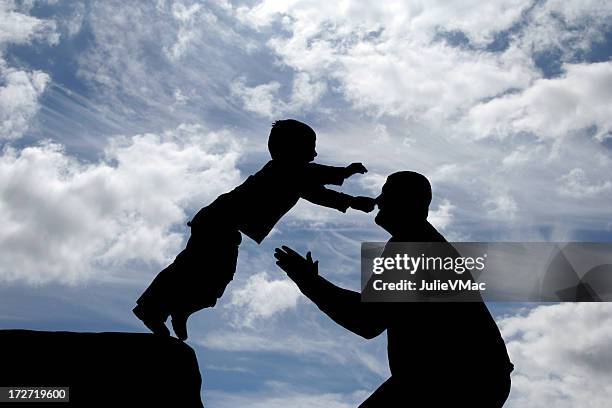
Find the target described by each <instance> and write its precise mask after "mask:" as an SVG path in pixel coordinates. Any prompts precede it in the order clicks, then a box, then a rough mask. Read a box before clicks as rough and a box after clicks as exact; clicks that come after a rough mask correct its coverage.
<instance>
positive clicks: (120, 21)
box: [0, 0, 612, 407]
mask: <svg viewBox="0 0 612 408" xmlns="http://www.w3.org/2000/svg"><path fill="white" fill-rule="evenodd" d="M125 3H126V2H113V1H104V2H102V1H100V2H95V1H94V2H80V1H71V2H62V1H0V28H1V29H0V32H1V33H0V145H1V147H2V152H1V156H0V222H1V224H2V225H3V228H2V230H1V231H0V327H3V328H17V327H19V328H34V329H41V330H42V329H44V330H82V331H85V330H86V331H144V330H143V328H142V327H141V326H140V324H139V323H138V321H136V320H135V319H134V318H132V316H131V312H130V310H131V308H132V307H133V304H134V300H135V299H136V298H137V297H138V295H139V293H140V292H141V291H142V289H143V288H144V287H145V286H146V285H147V284H148V283H149V282H150V280H151V279H152V277H153V276H154V275H155V274H156V273H157V272H158V271H159V270H160V269H161V268H162V267H163V266H164V265H165V264H166V263H167V262H169V261H171V260H172V258H173V257H174V256H175V255H176V254H177V253H178V252H179V251H180V249H181V248H182V246H183V245H184V243H185V240H186V238H187V236H186V233H187V232H188V231H187V229H186V228H185V222H186V221H187V220H188V219H189V218H190V217H191V216H192V215H193V214H194V212H195V211H197V209H198V208H200V207H201V206H203V205H205V204H207V203H209V202H210V201H211V200H212V199H214V198H215V197H216V196H217V195H218V194H220V193H223V192H225V191H228V190H230V189H231V188H233V187H234V186H236V185H238V184H239V183H240V182H241V181H242V180H244V179H245V178H246V177H247V176H248V175H249V174H252V173H253V172H254V171H256V170H257V169H258V168H259V167H260V166H262V165H263V164H264V163H265V162H266V161H267V160H268V154H267V151H266V139H267V134H268V132H269V127H270V124H271V123H272V121H274V120H275V119H279V118H286V117H294V118H297V119H300V120H303V121H305V122H307V123H309V124H311V126H312V127H313V128H314V129H315V130H316V131H317V133H318V142H317V143H318V145H317V150H318V152H319V157H318V158H317V160H318V161H320V162H321V163H328V164H335V165H345V164H348V163H351V162H354V161H361V162H363V163H364V164H365V165H366V166H367V167H368V168H369V170H370V171H369V173H368V174H367V175H364V176H356V177H354V179H351V180H349V181H348V182H347V183H345V185H344V186H343V187H342V189H343V191H346V192H349V193H352V194H364V195H374V194H377V192H378V191H379V189H380V186H381V185H382V183H383V182H384V179H385V177H386V175H388V174H390V173H392V172H394V171H398V170H404V169H409V170H416V171H419V172H422V173H423V174H425V175H427V176H428V177H429V178H430V179H431V181H432V184H433V188H434V200H433V203H432V207H431V212H430V219H431V221H432V223H434V224H435V225H436V226H437V227H438V228H439V229H440V231H441V232H442V233H443V234H444V235H445V236H446V237H447V238H449V239H452V240H460V241H468V240H474V241H475V240H495V241H555V240H556V241H564V240H585V241H604V242H605V241H610V239H611V238H612V220H611V217H610V215H611V214H610V204H609V203H610V202H611V199H612V180H611V178H610V168H611V167H612V166H611V164H612V154H611V149H612V62H611V61H610V56H611V55H612V24H611V21H612V18H610V17H611V16H612V6H610V5H609V4H608V3H609V2H600V1H524V0H496V1H491V2H487V3H486V4H483V3H482V2H478V1H461V2H448V1H439V2H438V1H410V2H370V1H343V2H340V3H338V4H335V3H330V2H324V1H317V0H308V1H307V0H292V1H282V2H280V1H272V0H264V1H243V2H240V1H239V2H232V1H228V0H216V1H207V2H191V1H157V2H146V3H145V2H130V3H128V4H125ZM387 237H388V236H387V235H386V234H385V233H384V232H383V231H382V230H380V229H379V228H378V227H376V226H375V225H374V223H373V214H367V215H366V214H360V213H357V212H352V211H349V212H348V213H347V214H341V213H339V212H335V211H333V210H325V209H320V208H316V207H314V206H312V205H310V204H307V203H303V202H301V203H299V204H298V206H296V208H295V209H294V210H292V211H291V213H290V214H288V215H287V216H286V217H285V218H284V219H283V220H282V222H281V223H279V225H277V227H276V229H275V230H274V231H273V233H272V235H271V236H270V237H268V239H267V240H266V241H265V242H264V243H263V244H262V245H261V246H257V245H256V244H255V243H253V242H251V241H249V239H248V238H245V239H244V240H243V245H242V246H241V253H240V260H239V266H238V272H237V275H236V279H235V280H234V281H233V282H232V284H231V285H230V286H229V287H228V290H227V292H226V294H225V296H224V298H223V299H222V300H221V302H220V304H219V305H218V306H217V307H216V308H215V309H214V310H206V311H203V312H201V313H199V314H197V315H195V316H194V317H192V319H191V320H190V335H191V337H190V340H189V344H190V345H192V346H193V347H194V348H195V349H196V351H197V353H198V358H199V361H200V365H201V367H202V373H203V377H204V391H203V396H204V400H205V403H207V404H208V406H210V407H232V406H239V405H244V404H245V403H246V401H248V402H249V404H250V405H251V406H256V407H258V406H262V407H263V406H265V407H275V406H287V405H288V404H292V405H293V406H296V407H311V406H325V407H351V406H356V405H358V403H359V402H360V401H362V400H363V399H364V398H365V397H366V396H367V395H369V393H370V392H371V391H373V390H374V389H375V388H376V387H377V386H378V384H380V383H381V382H382V381H384V380H385V379H386V376H387V375H388V368H387V361H386V350H385V347H386V341H385V339H384V338H383V337H384V336H381V338H378V339H376V340H374V341H365V340H362V339H359V338H357V337H355V336H354V335H351V334H350V333H347V332H345V331H343V330H342V329H340V328H338V327H336V326H335V325H334V324H333V323H331V322H330V321H328V319H327V318H326V317H324V316H322V315H321V314H320V313H319V312H318V310H317V309H316V308H315V307H313V306H312V305H311V304H309V303H308V302H307V301H306V300H305V299H304V298H303V297H301V295H300V294H299V292H298V291H297V290H296V288H295V286H293V284H292V283H291V282H290V281H288V280H287V279H286V278H285V277H284V275H283V274H282V273H281V271H279V270H278V269H277V268H276V266H275V265H274V262H273V258H272V253H273V249H274V248H275V247H276V246H278V245H281V244H289V245H291V246H292V247H294V248H296V249H298V250H300V251H305V250H307V249H308V250H312V252H313V255H314V256H315V257H316V258H318V259H319V260H320V265H321V273H322V274H324V275H325V276H326V277H328V278H329V279H331V280H332V281H334V282H336V283H338V284H340V285H342V286H345V287H350V288H353V289H357V288H358V286H359V273H358V270H359V268H358V262H359V259H358V256H359V255H358V254H359V243H360V242H362V241H367V240H385V239H386V238H387ZM489 306H490V309H491V311H492V312H493V313H494V315H495V316H496V319H497V321H498V323H499V325H500V327H501V328H502V333H503V334H504V336H505V338H506V341H507V342H508V348H509V352H510V354H511V357H512V359H513V361H514V362H515V364H516V366H517V370H516V372H515V374H514V377H513V381H514V382H513V391H512V394H511V398H510V401H509V402H508V406H512V407H519V406H520V407H525V406H529V407H545V406H546V407H548V406H556V407H579V406H580V407H582V406H587V405H588V406H593V407H599V406H604V404H605V402H604V401H608V400H609V397H610V396H612V389H611V388H610V386H609V384H611V383H612V381H610V380H612V378H611V375H610V372H612V370H611V368H612V360H611V359H612V357H611V356H612V348H611V347H612V333H611V332H610V330H609V329H608V330H607V329H605V328H606V327H612V325H611V324H608V323H612V308H610V307H607V306H606V305H596V304H593V305H591V304H564V305H534V304H510V305H501V304H497V305H493V304H491V305H489ZM322 350H324V351H322ZM593 356H597V357H596V359H598V360H599V362H598V364H594V362H593ZM602 366H603V367H607V369H602V368H601V367H602ZM589 404H590V405H589Z"/></svg>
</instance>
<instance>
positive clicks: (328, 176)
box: [306, 163, 368, 186]
mask: <svg viewBox="0 0 612 408" xmlns="http://www.w3.org/2000/svg"><path fill="white" fill-rule="evenodd" d="M306 167H307V177H308V178H309V179H310V180H311V181H314V182H316V183H318V184H334V185H336V186H341V185H342V183H344V180H346V179H347V178H349V177H351V176H352V175H354V174H364V173H367V172H368V169H366V168H365V166H364V165H363V164H361V163H351V164H349V165H348V166H346V167H336V166H326V165H324V164H319V163H308V164H307V165H306Z"/></svg>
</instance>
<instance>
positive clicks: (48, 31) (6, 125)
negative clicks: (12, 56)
mask: <svg viewBox="0 0 612 408" xmlns="http://www.w3.org/2000/svg"><path fill="white" fill-rule="evenodd" d="M15 7H16V6H15V4H13V3H12V2H5V1H0V84H1V86H0V141H1V140H3V139H4V140H13V139H18V138H20V137H21V136H23V134H24V133H25V132H26V131H27V130H28V128H29V127H30V124H31V121H32V119H33V117H34V116H35V115H36V113H37V112H38V110H39V101H38V100H39V97H40V96H41V94H42V93H43V92H44V90H45V88H46V87H47V85H48V83H49V82H50V77H49V75H47V74H46V73H44V72H41V71H38V70H32V71H27V70H20V69H16V68H14V67H10V66H8V65H7V63H6V61H5V60H4V55H3V53H4V48H5V47H6V46H7V45H8V44H27V43H30V42H32V41H36V40H46V41H47V42H48V43H49V44H57V42H58V41H59V34H58V33H57V32H56V24H55V22H54V21H52V20H42V19H38V18H35V17H31V16H28V15H25V14H22V13H20V12H17V11H16V10H15Z"/></svg>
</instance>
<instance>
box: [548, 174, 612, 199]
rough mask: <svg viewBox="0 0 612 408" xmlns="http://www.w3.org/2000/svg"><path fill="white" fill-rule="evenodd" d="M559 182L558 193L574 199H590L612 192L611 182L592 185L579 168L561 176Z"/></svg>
mask: <svg viewBox="0 0 612 408" xmlns="http://www.w3.org/2000/svg"><path fill="white" fill-rule="evenodd" d="M559 181H561V185H560V186H559V192H560V193H561V194H563V195H567V196H570V197H575V198H591V197H594V196H597V195H599V194H601V193H603V192H605V191H610V190H612V182H610V181H609V180H606V181H601V182H599V183H593V182H591V181H590V180H589V178H588V177H587V175H586V173H585V172H584V170H582V169H580V168H576V169H572V170H571V171H570V172H569V173H567V174H565V175H563V176H561V178H560V179H559Z"/></svg>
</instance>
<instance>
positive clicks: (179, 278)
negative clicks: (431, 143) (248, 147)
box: [133, 119, 375, 340]
mask: <svg viewBox="0 0 612 408" xmlns="http://www.w3.org/2000/svg"><path fill="white" fill-rule="evenodd" d="M315 144H316V134H315V132H314V130H312V128H311V127H310V126H308V125H306V124H305V123H302V122H298V121H297V120H293V119H287V120H279V121H277V122H275V123H274V124H273V125H272V129H271V131H270V136H269V139H268V150H269V151H270V155H271V157H272V160H270V161H269V162H268V163H266V165H265V166H264V167H263V168H262V169H261V170H259V171H258V172H257V173H255V174H254V175H251V176H249V177H248V178H247V179H246V180H245V181H244V183H242V184H241V185H240V186H238V187H236V188H235V189H234V190H232V191H230V192H228V193H225V194H222V195H220V196H219V197H218V198H217V199H216V200H214V201H213V202H212V203H211V204H210V205H208V206H207V207H204V208H202V209H201V210H200V211H199V212H198V213H197V214H196V215H195V217H194V218H193V219H192V220H191V221H190V222H189V223H188V224H187V225H189V226H190V227H191V236H190V238H189V241H188V242H187V246H186V248H185V249H184V250H183V251H182V252H181V253H180V254H178V256H177V257H176V259H175V260H174V262H172V264H170V265H169V266H168V267H167V268H165V269H164V270H163V271H161V272H160V273H159V274H158V275H157V276H156V277H155V279H154V280H153V282H152V283H151V284H150V285H149V287H148V288H147V289H146V290H145V291H144V293H143V294H142V295H141V296H140V298H139V299H138V300H137V306H136V307H135V308H134V309H133V312H134V314H135V315H136V316H137V317H138V318H139V319H140V320H142V321H143V323H144V324H145V325H146V326H147V327H148V328H149V329H150V330H151V331H152V332H154V333H157V334H163V335H169V331H168V328H167V327H166V325H165V321H166V320H167V318H168V316H172V320H171V322H172V328H173V330H174V332H175V334H176V335H177V337H178V338H179V339H181V340H185V339H186V338H187V318H188V317H189V316H190V315H191V314H192V313H194V312H196V311H198V310H201V309H203V308H206V307H212V306H214V305H215V304H216V302H217V299H218V298H220V297H221V296H222V295H223V292H224V291H225V287H226V286H227V285H228V283H229V282H230V281H231V280H232V279H233V276H234V272H235V271H236V261H237V257H238V246H239V245H240V242H241V241H242V236H241V233H243V234H245V235H247V236H248V237H249V238H251V239H253V240H254V241H256V242H257V243H258V244H260V243H261V242H262V241H263V239H264V238H265V237H266V236H267V235H268V234H269V233H270V231H271V230H272V228H273V227H274V225H275V224H276V223H277V222H278V221H279V220H280V218H281V217H282V216H283V215H285V214H286V213H287V212H288V211H289V210H290V209H291V208H292V207H293V206H294V205H295V204H296V203H297V201H298V200H299V199H300V198H304V199H306V200H308V201H310V202H312V203H314V204H318V205H322V206H325V207H330V208H335V209H337V210H339V211H342V212H346V210H347V209H348V208H353V209H356V210H361V211H365V212H370V211H372V210H373V209H374V205H375V204H374V199H372V198H369V197H353V196H350V195H348V194H344V193H341V192H338V191H334V190H330V189H327V188H325V185H326V184H335V185H342V183H343V182H344V180H345V179H346V178H348V177H351V176H352V175H354V174H357V173H362V174H363V173H365V172H367V169H366V168H365V167H364V166H363V165H362V164H361V163H352V164H350V165H348V166H346V167H333V166H324V165H321V164H317V163H312V161H313V160H314V158H315V157H316V156H317V152H316V150H315Z"/></svg>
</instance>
